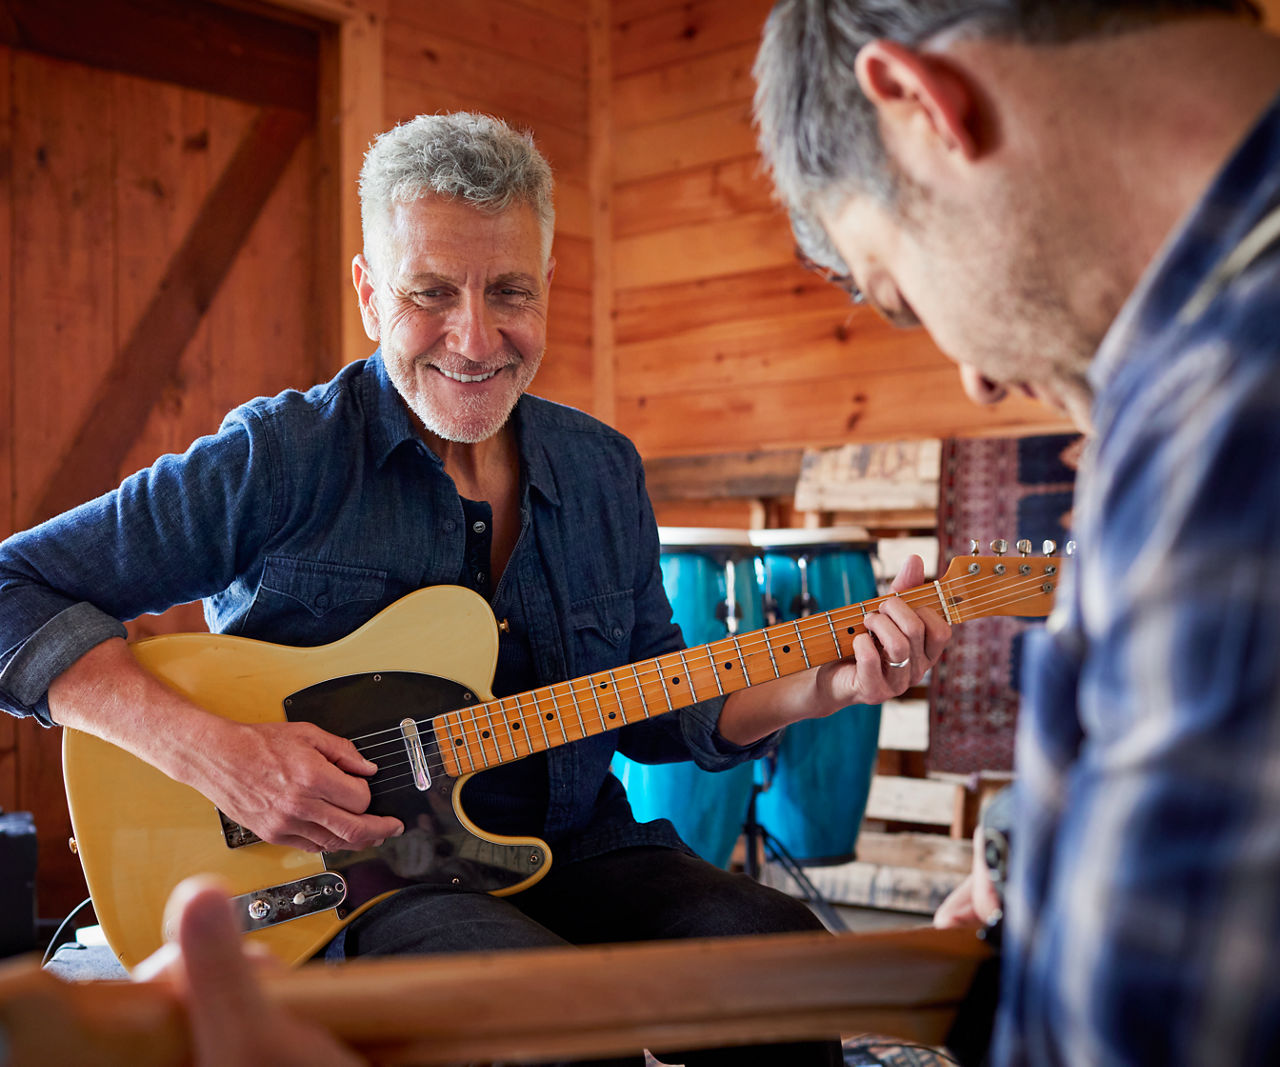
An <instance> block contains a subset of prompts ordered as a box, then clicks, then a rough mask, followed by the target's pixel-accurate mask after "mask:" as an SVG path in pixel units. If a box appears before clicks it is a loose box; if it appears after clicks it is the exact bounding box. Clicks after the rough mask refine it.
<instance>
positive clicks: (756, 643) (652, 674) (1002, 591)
mask: <svg viewBox="0 0 1280 1067" xmlns="http://www.w3.org/2000/svg"><path fill="white" fill-rule="evenodd" d="M1056 577H1057V575H1056V574H1055V575H1047V574H1041V575H1017V576H1016V578H1015V576H1010V579H1011V580H1010V581H1001V582H1000V583H999V589H998V590H995V591H993V592H990V593H987V594H985V595H977V596H965V593H966V591H967V590H968V589H970V588H972V587H973V586H975V585H986V584H989V581H988V579H989V576H983V575H965V576H962V577H959V578H955V579H950V580H948V581H947V582H945V583H944V587H945V588H944V592H945V593H947V594H950V595H948V596H947V597H946V599H947V600H948V601H949V607H955V608H958V609H960V610H969V611H973V610H979V609H980V610H982V611H985V612H987V613H995V612H993V608H999V607H1005V606H1008V605H1011V604H1016V603H1019V602H1023V601H1025V600H1027V599H1028V598H1027V595H1026V591H1025V589H1024V591H1023V592H1018V590H1019V589H1020V588H1024V587H1029V586H1038V585H1040V584H1042V583H1043V581H1044V580H1046V579H1049V578H1055V579H1056ZM912 594H915V595H914V596H913V595H912ZM892 598H893V595H892V594H891V595H890V596H887V597H876V598H872V599H870V600H867V601H864V602H862V603H861V604H856V605H850V606H847V607H845V608H839V609H835V610H833V611H831V612H827V613H824V614H823V615H821V616H808V617H806V618H803V619H797V620H794V621H792V622H789V623H783V624H781V625H780V626H774V627H770V628H769V629H771V630H774V631H775V638H776V631H777V630H779V629H781V630H784V631H785V630H786V629H788V628H794V629H795V630H796V631H797V640H798V642H799V643H800V644H801V645H803V644H804V643H805V641H806V640H809V641H811V642H812V641H813V640H814V639H815V637H817V636H818V635H819V634H821V635H822V636H823V638H824V639H825V638H827V637H830V636H831V634H830V630H831V627H830V626H829V625H828V621H829V620H830V621H831V622H836V621H838V624H839V625H840V626H842V627H843V626H845V625H846V624H847V623H848V622H849V621H850V618H851V617H853V616H860V618H861V619H865V617H866V615H867V614H868V612H869V610H875V608H877V607H878V606H879V605H880V604H882V603H884V602H885V601H886V600H889V599H892ZM899 599H902V600H905V601H907V602H908V603H916V602H933V601H936V600H937V591H936V590H935V589H934V588H933V587H932V586H917V587H916V588H915V589H911V590H907V591H906V592H905V593H903V594H902V595H901V596H900V597H899ZM962 602H963V603H962ZM804 629H808V630H809V631H810V632H809V633H808V634H807V635H805V634H804V633H802V632H801V631H802V630H804ZM864 629H865V628H864ZM762 635H763V631H752V632H751V633H750V634H744V635H743V636H742V637H741V638H738V639H737V640H736V641H734V640H733V639H723V638H722V639H720V640H718V641H715V642H712V643H711V644H712V645H722V644H727V645H731V646H733V647H734V648H735V649H736V650H737V651H738V652H739V653H740V654H741V655H742V656H743V657H745V656H756V655H758V654H759V653H760V652H761V651H762V650H764V651H769V652H770V655H771V656H772V648H773V647H781V646H780V645H779V643H778V640H777V639H775V640H774V641H772V642H771V641H770V639H769V638H768V637H767V636H762ZM854 636H856V635H854ZM682 651H683V652H684V653H689V652H699V651H704V652H705V653H706V654H707V656H708V664H707V666H710V665H711V663H712V662H714V661H713V659H712V658H711V656H710V646H702V648H695V649H685V650H682ZM725 651H726V652H727V648H726V649H725ZM668 657H671V658H674V659H680V660H681V663H682V664H683V666H684V667H685V668H686V670H685V673H686V674H688V675H690V676H692V674H693V673H694V670H698V669H703V670H705V669H706V668H705V667H704V668H696V667H695V668H694V669H693V670H689V669H688V666H689V665H688V663H687V662H686V661H685V660H684V657H683V656H681V654H680V652H671V653H664V654H663V656H661V657H655V659H654V660H649V661H645V662H643V663H640V664H634V665H631V666H633V667H635V668H637V670H636V671H635V672H633V673H635V675H636V678H637V684H636V685H635V686H630V685H625V686H618V685H615V689H614V698H615V700H616V701H617V703H618V705H619V711H620V712H621V713H622V714H623V716H624V721H623V722H622V723H620V724H618V726H616V727H610V726H608V725H607V723H606V722H605V719H604V717H603V708H601V707H599V700H598V697H597V696H596V694H595V685H594V679H593V676H590V675H587V676H583V677H582V678H577V679H571V680H569V681H566V682H558V683H554V684H553V685H551V686H544V687H540V688H539V689H537V690H531V691H530V692H529V693H527V694H525V693H522V694H515V695H513V696H508V697H504V698H501V699H496V700H493V701H489V702H486V703H485V704H481V705H476V706H475V707H473V708H464V709H455V710H453V711H450V712H442V713H440V715H433V716H431V717H429V718H428V719H424V720H420V721H419V722H418V725H419V726H420V727H421V726H427V727H428V728H429V729H430V739H429V740H428V741H426V742H424V743H423V755H424V763H425V765H426V769H427V771H428V773H429V774H432V775H437V774H439V773H441V772H443V771H444V770H445V762H444V758H443V755H442V752H441V749H440V746H439V742H438V739H437V737H436V731H435V729H434V727H433V726H432V724H433V723H434V721H435V720H436V719H438V718H440V717H441V716H442V715H450V714H453V715H455V716H456V719H455V724H454V726H455V728H456V729H458V730H459V731H460V732H461V733H462V735H463V737H464V744H465V751H466V753H467V759H468V761H470V762H472V763H473V769H474V770H483V769H486V768H487V766H488V764H487V763H484V765H482V766H479V767H474V763H475V761H473V760H471V752H470V749H471V747H472V744H473V743H474V745H475V746H476V747H477V748H479V750H480V757H481V760H482V761H487V760H488V759H489V757H488V755H487V754H486V747H492V748H494V749H495V750H496V751H497V754H498V757H499V760H498V762H500V763H502V762H510V761H513V760H514V759H517V758H521V757H522V755H529V754H531V753H532V752H534V751H543V750H545V748H554V747H558V746H559V745H560V744H564V743H567V742H568V741H570V740H578V738H570V737H569V736H568V730H567V728H566V726H565V724H564V720H563V718H562V719H561V720H560V729H559V732H560V734H561V737H562V740H554V739H552V738H551V737H549V736H548V737H545V739H546V740H548V741H549V742H550V743H549V744H548V745H546V746H545V748H536V747H534V746H535V745H536V739H535V741H534V742H531V743H530V750H529V752H526V753H523V754H522V753H520V751H519V749H518V747H517V746H516V744H515V741H514V738H512V739H511V740H510V741H509V747H510V749H511V753H512V755H510V756H508V755H507V754H506V752H505V751H504V747H503V744H502V742H501V741H500V740H499V739H498V738H497V737H495V736H493V734H494V733H495V732H496V731H500V730H501V728H502V727H504V726H505V727H507V728H508V731H509V732H510V729H511V726H512V722H511V721H510V720H507V719H505V718H503V719H501V720H499V722H498V723H496V724H495V722H494V720H493V712H497V713H499V714H505V712H504V711H503V709H502V708H501V706H500V705H501V704H502V703H503V702H504V701H507V700H514V701H515V703H516V710H517V712H521V713H522V714H527V713H526V712H523V711H522V709H521V707H520V700H519V697H522V696H529V697H533V702H534V707H535V709H538V708H539V702H538V699H537V695H538V694H545V695H546V696H547V697H550V698H551V702H552V706H553V707H563V702H564V694H563V693H561V694H557V693H555V692H554V690H555V689H562V690H563V689H566V688H568V695H569V697H570V699H571V700H573V702H574V707H575V709H576V711H577V714H578V718H579V720H580V725H582V726H583V727H584V728H585V725H586V724H585V722H582V721H581V720H582V709H581V707H580V706H579V705H578V697H585V696H586V695H587V694H588V693H590V694H591V698H592V701H593V702H594V703H596V704H597V709H596V713H595V717H596V718H598V719H599V722H600V724H601V726H602V727H605V728H606V729H617V728H621V726H623V725H627V723H628V722H629V721H641V720H639V719H637V720H627V719H626V714H627V712H626V709H625V708H624V707H623V703H624V701H625V700H627V699H632V698H634V697H635V695H636V694H637V693H638V694H639V698H640V701H641V704H642V705H644V713H645V714H644V717H645V718H648V717H650V713H649V712H648V706H647V704H648V701H647V699H646V696H645V693H644V688H643V685H642V684H640V682H641V681H643V680H648V681H649V682H650V683H651V684H656V685H661V686H664V687H665V681H663V679H664V678H665V674H664V672H662V671H661V670H660V665H659V664H658V663H657V662H656V660H657V659H665V658H668ZM625 669H626V668H625V667H624V668H614V669H613V670H612V671H609V672H600V673H607V674H614V673H616V672H617V671H618V670H625ZM640 669H644V670H645V671H646V672H648V677H647V678H646V679H641V677H640V674H639V670H640ZM775 670H776V667H775ZM787 673H796V672H787ZM780 676H781V675H775V677H780ZM596 677H598V675H597V676H596ZM769 680H772V679H769ZM588 681H591V682H592V683H593V684H592V688H591V689H590V690H585V691H583V692H580V693H577V694H576V695H575V693H574V690H573V688H572V684H573V682H588ZM691 685H692V681H691ZM690 693H691V695H693V700H690V701H687V702H682V703H681V704H680V705H679V706H680V707H684V706H687V705H688V704H689V703H695V702H696V701H697V700H699V699H707V697H698V696H696V695H695V694H692V690H690ZM710 695H712V694H708V696H710ZM668 699H669V698H668ZM680 699H682V698H680ZM484 708H491V709H493V710H492V711H489V712H484V714H483V716H481V715H480V714H476V712H477V711H480V710H481V709H484ZM673 710H674V709H673ZM464 713H469V714H464ZM590 714H591V713H590V710H589V709H588V715H589V716H590ZM482 718H483V721H484V722H485V723H486V724H487V729H488V730H489V732H490V735H491V736H490V737H488V738H483V737H480V736H471V737H468V736H467V727H468V725H470V726H472V727H479V726H480V724H481V722H482ZM551 721H556V720H551ZM543 732H544V735H545V734H546V731H545V728H544V731H543ZM555 732H556V731H555V730H553V731H552V733H555ZM379 734H391V735H393V736H391V737H388V738H387V739H385V740H383V741H378V742H375V743H374V744H373V745H370V746H367V747H365V748H360V746H359V745H358V744H357V748H360V751H361V752H362V753H365V754H368V753H374V752H376V749H377V747H378V746H386V745H390V746H392V749H393V751H394V752H404V751H405V750H404V744H403V739H402V737H401V735H400V731H399V728H398V727H390V728H387V729H384V730H381V731H375V732H373V733H370V734H366V735H362V736H360V737H357V738H352V739H351V740H352V741H353V743H356V742H358V741H362V740H366V739H370V738H374V737H377V736H378V735H379ZM582 736H583V737H586V736H591V734H589V733H584V734H583V735H582ZM485 741H492V744H491V745H490V746H486V745H485ZM455 747H457V746H455ZM461 754H462V750H459V751H458V752H457V755H459V756H460V755H461ZM374 762H377V761H376V760H374ZM401 767H409V768H410V771H409V773H408V774H407V775H402V776H398V777H406V778H408V779H410V787H412V778H413V771H412V761H411V760H410V759H409V758H408V756H407V753H406V755H405V758H403V759H401V760H399V761H398V762H396V763H386V762H385V760H384V763H383V764H380V765H379V769H378V772H377V776H378V777H379V778H380V782H379V784H380V785H382V786H386V785H388V784H390V782H391V781H393V780H395V779H392V778H388V777H387V775H388V774H390V772H394V771H397V770H399V769H400V768H401Z"/></svg>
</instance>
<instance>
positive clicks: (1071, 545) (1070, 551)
mask: <svg viewBox="0 0 1280 1067" xmlns="http://www.w3.org/2000/svg"><path fill="white" fill-rule="evenodd" d="M1075 554H1076V543H1075V542H1074V541H1068V542H1067V555H1068V556H1074V555H1075Z"/></svg>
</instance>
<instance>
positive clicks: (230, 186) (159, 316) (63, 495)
mask: <svg viewBox="0 0 1280 1067" xmlns="http://www.w3.org/2000/svg"><path fill="white" fill-rule="evenodd" d="M309 128H310V120H309V119H308V118H307V116H305V115H303V114H301V113H299V112H296V111H284V110H279V109H272V110H267V111H264V112H262V113H261V114H260V115H259V116H258V118H257V119H256V120H255V121H254V123H253V124H252V125H251V127H250V128H249V131H248V132H247V133H246V134H245V137H244V139H243V140H242V141H241V143H240V146H239V147H238V148H237V150H236V153H235V155H234V156H233V157H232V160H231V162H230V163H229V164H228V166H227V169H226V170H225V171H224V172H223V174H222V176H221V177H220V178H219V180H218V183H217V184H216V185H215V186H214V188H213V189H212V190H211V191H210V193H209V196H208V197H207V198H206V200H205V202H204V205H203V207H202V208H201V210H200V214H199V215H198V216H197V218H196V221H195V223H194V224H193V225H192V227H191V229H190V231H188V233H187V235H186V237H185V238H184V240H183V242H182V244H181V246H180V247H179V248H178V251H177V252H176V253H175V254H174V256H173V258H172V259H171V260H170V262H169V266H168V268H167V269H166V271H165V274H164V277H163V278H162V279H161V281H160V284H159V286H158V287H157V288H156V292H155V294H154V296H153V297H152V298H151V302H150V303H149V304H148V306H147V308H146V310H145V311H144V312H143V313H142V315H141V317H140V318H139V320H138V323H137V325H136V326H135V327H134V329H133V333H132V334H131V336H130V337H129V339H128V341H126V342H125V344H124V346H123V347H122V348H121V349H120V351H119V352H117V353H116V356H115V358H114V360H113V361H112V364H111V367H110V368H109V369H108V371H107V373H106V375H105V377H104V378H103V380H102V381H101V382H100V383H99V385H98V388H97V390H96V391H95V394H94V398H93V401H92V402H91V404H90V405H89V409H88V410H89V414H88V417H87V418H86V420H85V422H84V423H83V425H81V427H80V428H79V430H78V431H77V433H76V436H75V438H74V440H73V441H72V443H71V446H70V448H69V449H68V450H67V452H66V454H65V455H63V457H62V459H61V461H60V462H59V464H58V466H57V468H56V469H55V470H54V473H53V474H52V475H51V476H50V478H49V480H48V481H47V482H46V483H45V486H44V488H43V490H42V491H41V493H40V496H39V503H38V504H37V505H36V508H35V510H34V513H33V514H32V515H31V516H30V523H29V524H34V523H36V522H40V521H42V520H44V519H46V518H48V517H50V516H51V515H55V514H57V513H58V512H60V511H64V510H66V509H67V508H69V507H72V506H74V505H76V504H78V503H80V502H82V501H84V500H86V499H88V498H89V497H92V496H94V495H96V494H98V493H101V492H103V491H104V490H106V489H108V488H110V487H111V486H112V485H114V484H115V482H116V481H117V479H118V477H119V467H120V464H121V462H122V460H123V458H124V456H125V454H126V453H127V452H128V450H129V446H130V443H131V442H132V440H133V438H134V435H135V434H136V433H137V430H138V427H140V426H142V425H144V424H145V422H146V420H147V416H148V414H149V413H150V411H151V409H152V407H153V406H154V405H155V404H156V402H157V401H158V400H159V399H160V398H161V396H162V395H163V393H164V390H165V388H166V386H167V385H168V384H169V382H170V381H171V379H172V376H173V374H174V372H175V370H176V368H177V365H178V360H179V358H180V356H181V355H182V351H183V349H184V348H185V347H186V345H187V343H188V342H189V341H190V340H191V337H192V335H193V334H194V333H195V330H196V327H197V326H199V324H200V319H201V318H202V316H203V315H204V313H205V311H206V310H207V309H208V307H209V305H210V303H212V301H213V298H214V296H215V294H216V293H217V291H218V288H219V286H220V285H221V284H222V280H223V278H225V277H226V275H227V272H228V271H229V270H230V269H231V265H232V264H233V263H234V262H235V258H236V253H237V252H238V251H239V249H240V246H241V244H242V243H243V242H244V240H245V237H246V236H247V235H248V232H249V229H250V227H251V226H252V225H253V223H254V220H255V219H257V217H258V214H259V213H260V211H261V210H262V208H263V206H264V205H265V204H266V202H267V199H268V198H269V197H270V195H271V191H272V189H274V188H275V185H276V182H277V181H278V180H279V179H280V176H281V175H282V174H283V173H284V170H285V168H286V167H287V166H288V164H289V160H290V158H291V157H292V156H293V153H294V149H295V148H296V147H297V145H298V143H299V142H300V141H301V140H302V138H303V136H304V135H305V134H306V133H307V131H308V129H309Z"/></svg>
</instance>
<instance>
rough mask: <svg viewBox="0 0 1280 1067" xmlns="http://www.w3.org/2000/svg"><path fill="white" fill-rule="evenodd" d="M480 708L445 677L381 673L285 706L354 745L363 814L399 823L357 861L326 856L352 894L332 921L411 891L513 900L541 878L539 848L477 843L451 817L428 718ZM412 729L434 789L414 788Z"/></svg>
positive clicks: (294, 716)
mask: <svg viewBox="0 0 1280 1067" xmlns="http://www.w3.org/2000/svg"><path fill="white" fill-rule="evenodd" d="M475 703H477V698H476V696H475V694H474V693H472V692H470V691H469V690H468V689H467V688H466V687H465V686H463V685H460V684H458V683H457V682H454V681H452V680H450V679H447V678H438V677H436V676H434V675H430V674H415V673H410V672H396V671H382V672H377V673H371V674H357V675H349V676H347V677H343V678H333V679H330V680H329V681H325V682H320V683H318V684H316V685H313V686H309V687H308V688H306V689H301V690H299V691H298V692H296V693H294V694H292V695H291V696H290V697H288V698H286V700H285V715H286V716H287V717H288V718H289V719H290V720H291V721H294V722H312V723H315V724H316V725H317V726H319V727H320V728H321V729H323V730H327V731H328V732H329V733H333V734H337V735H338V736H340V737H346V738H348V739H350V740H352V741H354V742H355V744H356V746H357V747H358V748H360V749H361V751H362V752H364V753H365V755H366V756H367V757H368V758H369V759H372V760H373V761H374V762H375V763H377V764H378V772H377V773H376V774H375V775H374V776H373V777H372V778H371V779H369V791H370V793H371V796H372V799H371V800H370V803H369V809H368V810H369V811H370V813H372V814H375V815H393V816H395V817H396V818H397V819H399V820H400V821H401V822H403V823H404V826H405V832H404V834H403V835H402V836H401V837H397V838H392V839H390V840H388V841H386V842H384V843H383V844H382V845H380V846H378V847H377V848H371V849H365V850H363V851H361V852H326V853H324V863H325V866H326V867H327V868H328V869H330V870H334V871H341V872H342V873H343V875H344V877H345V878H346V879H347V883H348V887H349V893H348V896H347V901H346V903H345V905H344V906H343V908H342V909H340V911H339V914H340V915H344V914H346V913H347V912H348V911H349V910H351V909H353V908H356V907H359V906H360V905H361V904H363V903H364V902H365V901H367V900H370V899H372V898H373V897H375V896H377V895H379V894H381V893H386V892H388V891H391V890H394V889H402V888H404V887H406V886H410V885H422V884H428V885H441V886H454V887H457V888H460V889H471V890H478V891H481V892H486V893H495V892H497V893H500V892H502V891H504V890H507V891H510V890H511V889H512V887H514V886H517V885H519V884H520V883H521V882H524V881H526V880H528V879H530V878H532V877H534V876H536V875H538V874H540V873H541V872H542V870H543V869H544V868H545V866H546V865H547V863H548V862H549V861H548V857H547V851H546V848H545V846H543V845H542V843H541V842H538V841H530V842H528V843H519V844H511V843H507V842H504V841H495V840H490V839H488V838H485V837H480V836H478V835H477V834H475V833H473V832H472V831H471V830H469V829H468V828H467V827H466V826H465V825H464V824H463V823H462V821H461V820H460V819H459V818H458V814H457V812H456V811H455V810H454V793H455V791H456V790H457V789H458V788H459V786H458V779H457V778H454V777H453V776H451V775H449V774H447V773H446V772H445V770H444V767H443V766H442V763H441V759H440V750H439V745H438V743H437V741H436V737H435V730H434V728H433V727H432V725H431V721H430V720H432V719H433V718H434V717H436V716H438V715H442V714H444V713H445V712H449V711H454V710H456V709H458V708H462V707H466V706H467V705H468V704H475ZM405 718H411V719H413V720H415V722H416V723H417V728H418V731H419V734H420V737H421V741H422V745H423V748H424V750H425V752H426V753H427V755H428V762H429V767H430V776H431V785H430V788H428V789H426V790H420V789H418V788H417V787H416V786H415V785H414V784H413V780H412V774H411V772H410V768H409V756H408V753H407V751H406V749H405V745H404V742H403V739H402V735H401V733H400V728H399V724H400V722H401V720H402V719H405Z"/></svg>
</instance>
